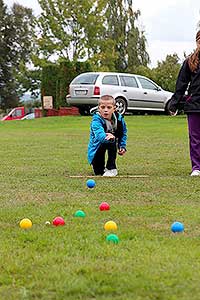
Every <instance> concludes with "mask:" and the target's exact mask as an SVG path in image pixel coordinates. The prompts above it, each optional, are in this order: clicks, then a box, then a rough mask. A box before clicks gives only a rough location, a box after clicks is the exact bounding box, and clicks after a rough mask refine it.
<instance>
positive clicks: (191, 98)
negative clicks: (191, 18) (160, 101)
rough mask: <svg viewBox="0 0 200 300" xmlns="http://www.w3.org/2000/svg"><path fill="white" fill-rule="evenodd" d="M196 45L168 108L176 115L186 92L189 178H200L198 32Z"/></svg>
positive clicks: (185, 107) (186, 60) (199, 44)
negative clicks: (189, 160) (190, 170)
mask: <svg viewBox="0 0 200 300" xmlns="http://www.w3.org/2000/svg"><path fill="white" fill-rule="evenodd" d="M196 45H197V48H196V50H195V51H194V52H193V53H192V54H191V55H190V56H188V57H187V58H186V59H185V61H184V63H183V65H182V67H181V69H180V72H179V75H178V78H177V82H176V89H175V93H174V94H173V96H172V98H171V102H170V106H169V110H170V113H171V115H172V116H173V115H176V113H177V110H178V108H179V105H180V103H181V101H182V99H183V96H184V95H185V92H186V91H187V96H186V97H185V99H186V101H185V104H184V112H185V113H186V114H187V120H188V132H189V142H190V159H191V164H192V172H191V176H200V30H199V31H198V32H197V34H196Z"/></svg>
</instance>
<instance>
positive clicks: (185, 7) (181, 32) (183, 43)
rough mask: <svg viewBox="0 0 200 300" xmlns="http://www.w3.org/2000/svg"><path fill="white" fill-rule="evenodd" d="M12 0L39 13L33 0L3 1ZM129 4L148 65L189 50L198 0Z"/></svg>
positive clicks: (192, 44)
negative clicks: (144, 44) (137, 15)
mask: <svg viewBox="0 0 200 300" xmlns="http://www.w3.org/2000/svg"><path fill="white" fill-rule="evenodd" d="M80 1H83V0H80ZM13 2H17V3H19V4H22V5H23V6H27V7H30V8H32V9H33V11H34V14H35V15H38V14H39V13H40V6H39V4H38V2H37V0H16V1H13V0H4V3H5V4H7V5H12V3H13ZM133 5H134V9H135V10H137V9H140V11H141V16H140V18H139V26H140V28H142V29H144V30H145V36H146V38H147V51H148V53H149V55H150V58H151V66H152V67H153V66H156V65H157V61H161V60H164V59H165V58H166V55H167V54H173V53H177V54H178V56H179V57H180V59H183V55H184V52H186V54H187V55H188V54H190V53H191V52H192V51H193V49H194V48H195V34H196V27H197V23H198V21H200V0H165V1H162V0H151V1H150V0H133Z"/></svg>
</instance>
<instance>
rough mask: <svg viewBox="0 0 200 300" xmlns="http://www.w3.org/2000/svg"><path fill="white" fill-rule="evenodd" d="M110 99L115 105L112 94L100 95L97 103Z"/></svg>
mask: <svg viewBox="0 0 200 300" xmlns="http://www.w3.org/2000/svg"><path fill="white" fill-rule="evenodd" d="M102 100H103V101H112V104H113V105H114V106H115V105H116V101H115V99H114V98H113V96H111V95H103V96H101V98H100V99H99V100H98V105H100V104H101V101H102Z"/></svg>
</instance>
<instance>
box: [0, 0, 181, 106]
mask: <svg viewBox="0 0 200 300" xmlns="http://www.w3.org/2000/svg"><path fill="white" fill-rule="evenodd" d="M38 2H39V4H40V7H41V14H40V15H39V16H38V17H36V16H34V14H33V11H32V9H30V8H27V7H24V6H22V5H19V4H17V3H14V4H13V6H12V7H11V8H8V7H7V6H6V5H5V3H4V2H3V0H0V53H1V56H0V108H1V109H6V108H10V107H14V106H17V105H18V103H19V100H20V98H21V96H22V95H23V94H24V93H25V92H26V91H31V92H32V94H33V95H34V93H35V92H37V91H38V90H40V91H41V94H42V95H45V94H46V95H47V94H49V93H51V95H53V96H54V105H55V106H56V107H57V106H62V105H65V95H66V94H67V86H68V85H69V82H70V81H71V80H72V78H74V77H75V76H76V75H77V74H79V73H81V72H84V71H116V72H129V73H139V74H141V75H145V76H148V77H150V78H151V79H152V80H155V81H156V82H157V83H158V84H160V85H161V86H162V87H163V88H165V89H167V90H171V91H173V90H174V86H175V79H176V77H177V73H178V71H179V68H180V64H179V58H178V56H177V55H176V54H174V55H168V56H167V57H166V60H165V61H162V62H158V66H157V67H156V68H153V69H150V68H149V67H148V65H149V63H150V57H149V54H148V52H147V49H146V43H147V41H146V37H145V32H144V31H143V30H141V29H140V28H139V27H138V25H137V24H138V20H139V17H140V11H139V10H137V11H135V10H134V9H133V7H134V5H133V1H132V0H115V1H114V0H96V1H93V0H84V1H80V0H38Z"/></svg>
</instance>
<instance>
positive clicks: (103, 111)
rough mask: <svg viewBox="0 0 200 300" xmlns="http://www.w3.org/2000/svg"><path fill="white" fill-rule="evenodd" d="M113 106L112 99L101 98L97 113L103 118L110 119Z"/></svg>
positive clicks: (113, 109)
mask: <svg viewBox="0 0 200 300" xmlns="http://www.w3.org/2000/svg"><path fill="white" fill-rule="evenodd" d="M115 108H116V107H115V105H113V102H112V100H101V102H100V104H99V113H100V115H101V116H102V117H103V118H104V119H107V120H111V117H112V114H113V112H114V111H115Z"/></svg>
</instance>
